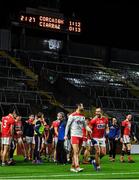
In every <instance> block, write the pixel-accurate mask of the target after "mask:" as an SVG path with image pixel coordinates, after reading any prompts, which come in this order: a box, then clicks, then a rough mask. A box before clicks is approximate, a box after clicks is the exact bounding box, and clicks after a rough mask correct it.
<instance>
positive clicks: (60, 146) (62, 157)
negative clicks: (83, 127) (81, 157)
mask: <svg viewBox="0 0 139 180" xmlns="http://www.w3.org/2000/svg"><path fill="white" fill-rule="evenodd" d="M57 119H59V120H60V124H59V127H58V142H57V147H56V154H57V163H60V164H66V162H67V153H66V150H65V148H64V141H65V140H64V136H65V128H66V123H67V122H66V119H65V115H64V113H63V112H59V113H58V114H57Z"/></svg>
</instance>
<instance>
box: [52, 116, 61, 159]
mask: <svg viewBox="0 0 139 180" xmlns="http://www.w3.org/2000/svg"><path fill="white" fill-rule="evenodd" d="M60 118H61V114H60V113H58V114H57V120H56V121H53V123H52V126H53V128H54V138H53V147H54V162H56V146H57V142H58V127H59V124H60V120H59V119H60Z"/></svg>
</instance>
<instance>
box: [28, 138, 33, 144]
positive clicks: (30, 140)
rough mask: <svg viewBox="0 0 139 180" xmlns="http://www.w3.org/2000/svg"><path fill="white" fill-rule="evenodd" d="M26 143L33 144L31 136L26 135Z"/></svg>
mask: <svg viewBox="0 0 139 180" xmlns="http://www.w3.org/2000/svg"><path fill="white" fill-rule="evenodd" d="M26 143H27V144H33V137H29V136H26Z"/></svg>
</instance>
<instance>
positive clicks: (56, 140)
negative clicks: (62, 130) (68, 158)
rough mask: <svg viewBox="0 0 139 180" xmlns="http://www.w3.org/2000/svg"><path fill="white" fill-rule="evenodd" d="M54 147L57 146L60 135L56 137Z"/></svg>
mask: <svg viewBox="0 0 139 180" xmlns="http://www.w3.org/2000/svg"><path fill="white" fill-rule="evenodd" d="M53 140H54V148H55V147H56V146H57V142H58V137H54V139H53Z"/></svg>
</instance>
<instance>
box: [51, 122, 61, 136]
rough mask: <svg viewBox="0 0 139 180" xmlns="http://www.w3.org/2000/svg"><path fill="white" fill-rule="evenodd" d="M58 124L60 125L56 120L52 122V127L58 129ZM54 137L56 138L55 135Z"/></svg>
mask: <svg viewBox="0 0 139 180" xmlns="http://www.w3.org/2000/svg"><path fill="white" fill-rule="evenodd" d="M59 124H60V120H56V121H53V123H52V126H53V127H54V128H55V127H57V128H58V127H59ZM55 137H56V134H55Z"/></svg>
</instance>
